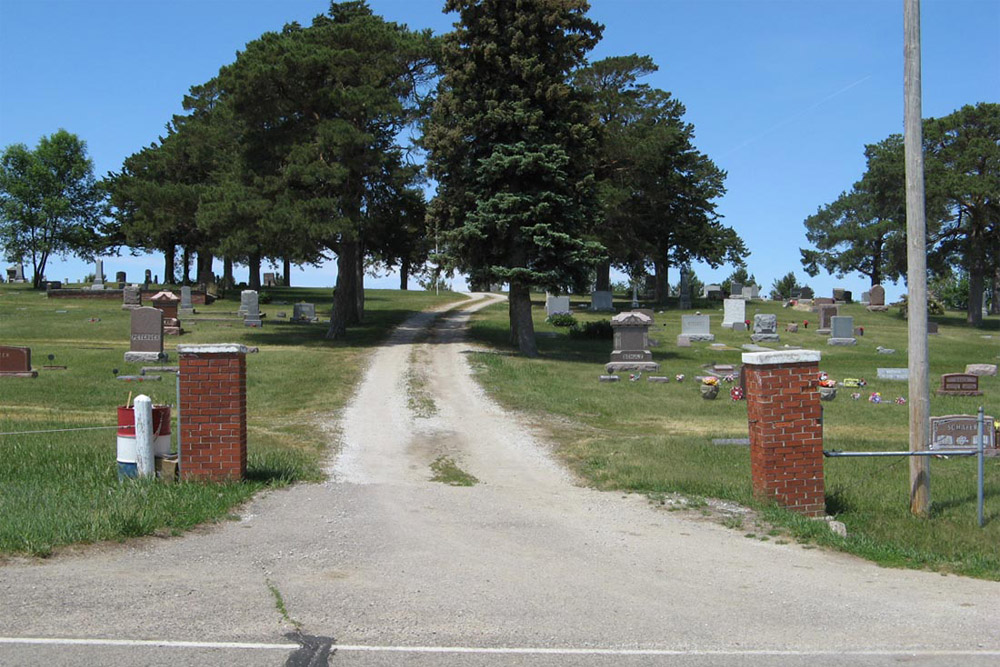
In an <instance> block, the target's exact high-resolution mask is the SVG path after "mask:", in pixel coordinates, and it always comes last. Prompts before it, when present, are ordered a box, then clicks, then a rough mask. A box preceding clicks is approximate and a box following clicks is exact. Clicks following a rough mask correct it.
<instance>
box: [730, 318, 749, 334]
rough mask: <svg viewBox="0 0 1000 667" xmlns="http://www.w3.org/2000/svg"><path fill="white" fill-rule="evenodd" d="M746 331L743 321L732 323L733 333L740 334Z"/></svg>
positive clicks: (745, 324)
mask: <svg viewBox="0 0 1000 667" xmlns="http://www.w3.org/2000/svg"><path fill="white" fill-rule="evenodd" d="M746 330H747V323H746V321H745V320H744V321H743V322H733V331H736V332H740V331H746Z"/></svg>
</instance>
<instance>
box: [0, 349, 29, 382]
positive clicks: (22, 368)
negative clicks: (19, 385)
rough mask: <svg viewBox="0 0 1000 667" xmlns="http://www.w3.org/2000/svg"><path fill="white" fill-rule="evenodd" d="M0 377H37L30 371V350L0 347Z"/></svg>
mask: <svg viewBox="0 0 1000 667" xmlns="http://www.w3.org/2000/svg"><path fill="white" fill-rule="evenodd" d="M0 377H16V378H34V377H38V371H35V370H32V369H31V348H30V347H14V346H9V345H0Z"/></svg>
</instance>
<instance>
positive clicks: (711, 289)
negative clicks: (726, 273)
mask: <svg viewBox="0 0 1000 667" xmlns="http://www.w3.org/2000/svg"><path fill="white" fill-rule="evenodd" d="M701 298H703V299H713V300H714V299H721V298H723V294H722V285H719V284H718V283H712V284H710V285H705V287H704V289H703V290H702V293H701Z"/></svg>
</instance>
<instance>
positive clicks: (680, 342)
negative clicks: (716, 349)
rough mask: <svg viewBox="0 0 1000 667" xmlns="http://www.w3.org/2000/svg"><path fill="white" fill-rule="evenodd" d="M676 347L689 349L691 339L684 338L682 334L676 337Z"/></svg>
mask: <svg viewBox="0 0 1000 667" xmlns="http://www.w3.org/2000/svg"><path fill="white" fill-rule="evenodd" d="M677 347H691V339H690V338H688V337H687V336H685V335H684V334H680V335H678V336H677Z"/></svg>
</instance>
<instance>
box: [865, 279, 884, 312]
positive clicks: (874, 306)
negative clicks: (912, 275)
mask: <svg viewBox="0 0 1000 667" xmlns="http://www.w3.org/2000/svg"><path fill="white" fill-rule="evenodd" d="M868 310H870V311H873V312H884V311H886V310H889V307H888V306H886V305H885V288H884V287H882V286H881V285H872V288H871V290H870V291H869V292H868Z"/></svg>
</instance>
